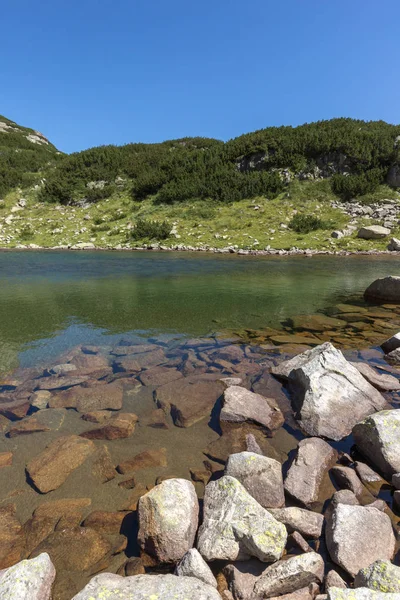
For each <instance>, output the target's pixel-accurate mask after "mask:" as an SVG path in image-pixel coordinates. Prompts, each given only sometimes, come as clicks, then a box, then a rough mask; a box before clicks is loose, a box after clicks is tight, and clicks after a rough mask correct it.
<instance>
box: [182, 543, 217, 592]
mask: <svg viewBox="0 0 400 600" xmlns="http://www.w3.org/2000/svg"><path fill="white" fill-rule="evenodd" d="M175 575H178V576H179V577H182V576H183V577H196V578H197V579H200V581H202V582H203V583H206V584H208V585H211V586H212V587H214V588H216V587H217V580H216V579H215V577H214V575H213V573H212V571H211V569H210V567H209V566H208V564H207V563H206V562H205V560H204V559H203V557H202V556H201V554H200V552H199V551H198V550H196V548H191V549H190V550H188V551H187V552H186V554H185V555H184V556H183V558H182V560H181V561H180V562H179V563H178V565H177V566H176V569H175Z"/></svg>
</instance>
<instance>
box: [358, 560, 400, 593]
mask: <svg viewBox="0 0 400 600" xmlns="http://www.w3.org/2000/svg"><path fill="white" fill-rule="evenodd" d="M354 586H355V587H356V588H359V587H367V588H370V589H372V590H375V591H376V592H385V593H387V592H393V593H398V594H400V567H397V566H396V565H394V564H392V563H391V562H390V561H389V560H377V561H375V562H374V563H372V564H371V565H369V567H366V568H365V569H361V571H359V572H358V573H357V575H356V578H355V580H354Z"/></svg>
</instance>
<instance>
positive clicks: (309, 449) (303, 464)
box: [284, 438, 337, 507]
mask: <svg viewBox="0 0 400 600" xmlns="http://www.w3.org/2000/svg"><path fill="white" fill-rule="evenodd" d="M336 458H337V453H336V451H335V450H334V449H333V448H332V447H331V446H330V445H329V444H327V442H324V440H321V439H319V438H306V439H304V440H302V441H301V442H300V443H299V446H298V451H297V456H296V458H295V460H294V461H293V463H292V465H291V467H290V469H289V471H288V474H287V476H286V479H285V483H284V486H285V491H286V492H287V493H288V494H289V495H290V496H291V497H292V498H294V499H295V500H297V501H298V502H300V503H301V504H302V505H304V506H307V507H312V506H313V505H314V503H316V502H317V501H318V496H319V489H320V485H321V482H322V479H323V477H324V475H325V473H326V472H327V471H328V469H329V468H330V467H331V466H332V465H333V464H334V463H335V462H336Z"/></svg>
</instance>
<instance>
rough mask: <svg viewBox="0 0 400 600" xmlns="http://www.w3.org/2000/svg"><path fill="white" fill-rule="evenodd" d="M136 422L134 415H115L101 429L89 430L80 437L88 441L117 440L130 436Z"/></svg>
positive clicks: (136, 418)
mask: <svg viewBox="0 0 400 600" xmlns="http://www.w3.org/2000/svg"><path fill="white" fill-rule="evenodd" d="M137 421H138V417H137V415H135V414H134V413H117V414H116V415H114V416H112V417H111V418H110V419H109V421H108V422H107V424H106V425H103V427H98V428H96V429H90V430H89V431H85V432H84V433H81V434H80V435H81V437H83V438H86V439H88V440H119V439H122V438H127V437H129V436H130V435H132V433H133V432H134V431H135V425H136V423H137Z"/></svg>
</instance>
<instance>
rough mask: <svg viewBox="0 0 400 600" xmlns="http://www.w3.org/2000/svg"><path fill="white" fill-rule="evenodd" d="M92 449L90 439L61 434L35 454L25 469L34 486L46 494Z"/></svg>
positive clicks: (75, 467)
mask: <svg viewBox="0 0 400 600" xmlns="http://www.w3.org/2000/svg"><path fill="white" fill-rule="evenodd" d="M94 450H95V445H94V443H93V442H92V441H91V440H85V439H83V438H81V437H79V436H78V435H68V436H63V437H60V438H58V439H56V440H54V441H53V442H51V443H50V444H49V445H48V446H47V448H46V449H45V450H43V452H41V453H40V454H39V455H38V456H35V458H33V459H32V460H31V461H30V462H29V463H28V465H27V467H26V470H27V473H28V475H29V477H30V478H31V480H32V481H33V483H34V485H35V487H36V488H37V489H38V490H39V491H40V492H42V494H46V493H47V492H50V491H52V490H56V489H57V488H58V487H60V485H62V484H63V483H64V481H65V480H66V479H67V477H68V475H70V473H72V471H74V470H75V469H77V468H78V467H80V465H81V464H83V463H84V462H85V460H86V459H87V457H88V456H89V455H90V454H92V452H94Z"/></svg>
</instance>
